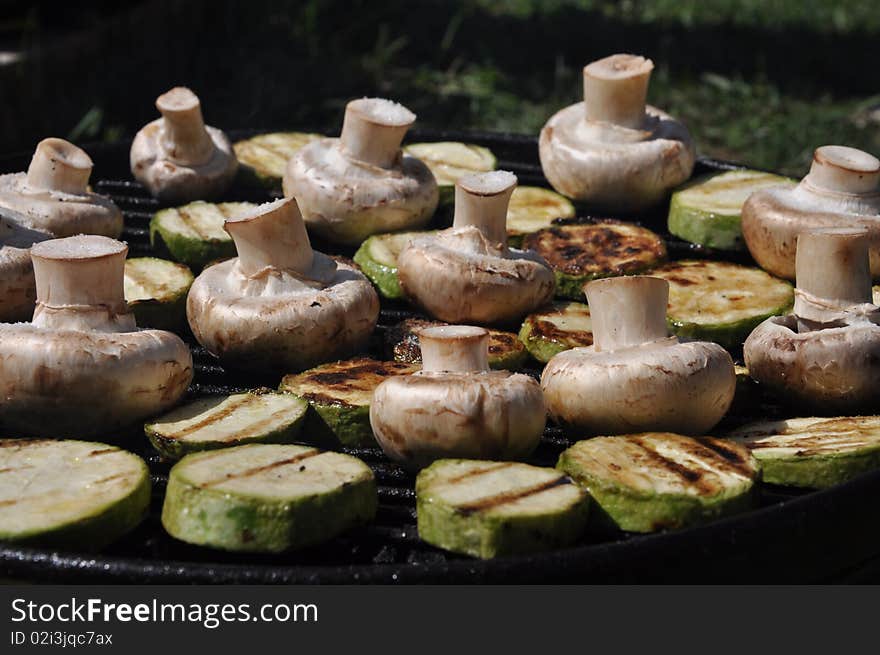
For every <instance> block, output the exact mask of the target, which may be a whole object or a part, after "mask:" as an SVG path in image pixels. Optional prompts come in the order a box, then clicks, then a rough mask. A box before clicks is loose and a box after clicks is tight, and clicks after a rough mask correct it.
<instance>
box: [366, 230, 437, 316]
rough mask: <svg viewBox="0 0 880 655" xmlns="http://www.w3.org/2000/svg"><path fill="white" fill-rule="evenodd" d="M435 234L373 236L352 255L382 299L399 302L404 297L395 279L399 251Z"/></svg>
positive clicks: (401, 233) (417, 233) (430, 231)
mask: <svg viewBox="0 0 880 655" xmlns="http://www.w3.org/2000/svg"><path fill="white" fill-rule="evenodd" d="M435 233H436V231H434V230H426V231H423V232H389V233H387V234H375V235H373V236H371V237H370V238H368V239H367V240H366V241H364V242H363V243H362V244H361V247H360V248H358V250H357V252H356V253H355V254H354V261H355V263H356V264H357V265H358V266H360V267H361V271H363V273H364V275H366V276H367V277H368V278H369V279H370V281H371V282H372V283H373V284H374V285H375V286H376V289H378V291H379V293H380V294H381V295H382V296H383V297H385V298H388V299H389V300H400V299H401V298H403V297H404V295H403V289H401V288H400V280H399V279H398V277H397V257H398V255H400V251H401V250H403V249H404V248H406V246H407V244H409V242H410V241H412V240H413V239H417V238H419V237H421V236H425V235H427V234H435Z"/></svg>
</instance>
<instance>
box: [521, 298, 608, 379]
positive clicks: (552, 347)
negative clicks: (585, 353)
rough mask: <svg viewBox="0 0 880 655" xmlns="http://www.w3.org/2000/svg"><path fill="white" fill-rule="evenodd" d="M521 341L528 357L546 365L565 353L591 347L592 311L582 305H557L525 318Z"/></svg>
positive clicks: (572, 303)
mask: <svg viewBox="0 0 880 655" xmlns="http://www.w3.org/2000/svg"><path fill="white" fill-rule="evenodd" d="M519 339H520V341H522V342H523V344H525V347H526V349H527V350H528V351H529V354H530V355H531V356H532V357H534V358H535V359H536V360H538V361H539V362H541V363H543V364H546V363H547V362H549V361H550V360H551V359H552V358H553V357H554V356H555V355H558V354H559V353H561V352H562V351H563V350H570V349H571V348H582V347H585V346H591V345H593V324H592V320H591V319H590V308H589V307H588V306H587V305H585V304H584V303H579V302H555V303H553V304H552V305H551V306H550V307H545V308H543V309H541V310H539V311H537V312H535V313H534V314H529V315H528V316H526V318H525V320H524V321H523V324H522V327H521V328H520V331H519Z"/></svg>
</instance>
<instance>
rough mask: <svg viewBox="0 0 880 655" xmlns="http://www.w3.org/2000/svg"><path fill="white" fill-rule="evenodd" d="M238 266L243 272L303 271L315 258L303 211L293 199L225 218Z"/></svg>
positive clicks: (304, 271) (310, 265)
mask: <svg viewBox="0 0 880 655" xmlns="http://www.w3.org/2000/svg"><path fill="white" fill-rule="evenodd" d="M224 228H225V229H226V231H227V232H228V233H229V234H230V236H232V240H233V241H234V242H235V249H236V250H237V251H238V259H239V265H240V266H241V270H242V271H243V272H244V273H245V274H246V275H254V274H255V273H258V272H259V271H261V270H263V269H265V268H277V269H284V270H291V271H296V272H297V273H302V274H305V273H307V272H308V271H309V270H310V269H311V267H312V262H313V260H314V251H313V250H312V244H311V242H310V241H309V235H308V233H306V226H305V223H303V219H302V214H301V213H300V211H299V206H298V205H297V204H296V200H295V199H294V198H281V199H279V200H276V201H274V202H268V203H265V204H262V205H260V206H259V207H257V208H256V209H254V210H251V211H249V212H246V213H244V214H240V215H238V216H235V217H232V218H229V219H227V221H226V223H225V224H224Z"/></svg>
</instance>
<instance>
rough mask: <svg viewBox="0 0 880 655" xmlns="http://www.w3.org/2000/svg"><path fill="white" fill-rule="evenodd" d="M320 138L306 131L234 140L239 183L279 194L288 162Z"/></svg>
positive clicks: (273, 133) (259, 135)
mask: <svg viewBox="0 0 880 655" xmlns="http://www.w3.org/2000/svg"><path fill="white" fill-rule="evenodd" d="M323 138H325V137H324V135H322V134H314V133H309V132H269V133H266V134H257V135H256V136H253V137H251V138H250V139H245V140H243V141H237V142H236V143H235V144H233V149H234V150H235V155H236V157H237V158H238V162H239V164H240V166H239V167H238V176H239V180H240V181H241V182H242V183H244V184H248V185H251V186H260V187H263V188H266V189H268V190H270V191H276V190H278V191H280V190H281V178H283V177H284V169H285V168H286V165H287V161H288V160H289V159H290V158H291V157H292V156H293V155H294V154H296V152H297V151H298V150H299V149H300V148H302V147H303V146H305V145H307V144H309V143H311V142H312V141H315V140H317V139H323Z"/></svg>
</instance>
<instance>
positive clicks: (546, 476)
mask: <svg viewBox="0 0 880 655" xmlns="http://www.w3.org/2000/svg"><path fill="white" fill-rule="evenodd" d="M416 505H417V515H418V529H419V537H420V538H421V539H422V540H423V541H426V542H428V543H430V544H432V545H434V546H437V547H439V548H443V549H445V550H449V551H452V552H456V553H462V554H466V555H472V556H474V557H480V558H483V559H489V558H492V557H498V556H503V555H515V554H520V553H530V552H536V551H541V550H549V549H553V548H560V547H564V546H568V545H570V544H572V543H574V542H575V541H577V539H578V538H579V537H580V536H581V534H582V532H583V530H584V528H585V526H586V522H587V516H588V511H589V504H588V499H587V496H586V494H585V493H584V492H583V491H582V490H581V489H580V488H579V487H578V486H577V485H575V484H573V483H572V481H571V480H570V479H569V478H568V477H567V476H566V475H564V474H562V473H560V472H559V471H558V470H554V469H552V468H543V467H538V466H531V465H529V464H520V463H515V462H492V461H476V460H464V459H447V460H439V461H437V462H434V463H433V464H431V466H429V467H427V468H425V469H423V470H422V471H421V472H420V473H419V475H418V478H417V479H416Z"/></svg>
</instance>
